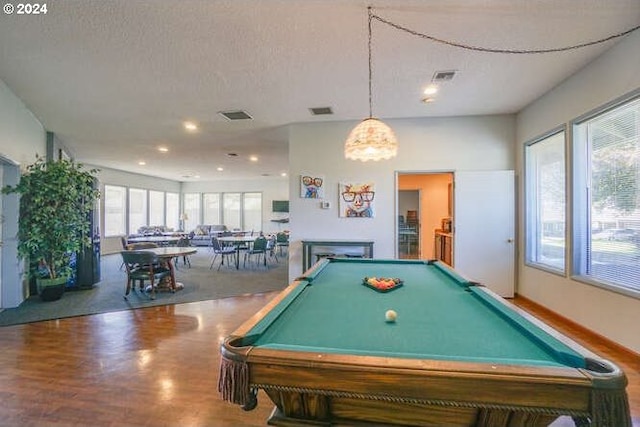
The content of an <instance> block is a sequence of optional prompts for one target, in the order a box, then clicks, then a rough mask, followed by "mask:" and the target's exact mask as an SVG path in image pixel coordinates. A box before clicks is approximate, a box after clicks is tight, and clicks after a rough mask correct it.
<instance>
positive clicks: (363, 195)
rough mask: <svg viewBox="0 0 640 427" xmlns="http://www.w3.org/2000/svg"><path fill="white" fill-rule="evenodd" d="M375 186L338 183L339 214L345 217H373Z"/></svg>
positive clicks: (370, 184) (370, 183)
mask: <svg viewBox="0 0 640 427" xmlns="http://www.w3.org/2000/svg"><path fill="white" fill-rule="evenodd" d="M375 195H376V192H375V186H374V184H373V183H372V182H369V183H366V184H346V183H344V184H343V183H341V184H340V216H341V217H345V218H373V217H374V216H375V209H374V208H375V205H374V203H375Z"/></svg>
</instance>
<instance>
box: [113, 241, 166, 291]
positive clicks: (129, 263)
mask: <svg viewBox="0 0 640 427" xmlns="http://www.w3.org/2000/svg"><path fill="white" fill-rule="evenodd" d="M120 254H121V255H122V260H123V261H124V265H125V267H126V269H127V286H126V288H125V292H124V299H127V297H128V296H129V293H130V292H131V288H132V286H131V285H132V283H133V290H134V291H135V288H136V287H135V281H136V280H137V281H138V282H139V287H140V291H141V292H144V281H145V280H148V281H149V282H150V283H151V291H150V294H149V297H150V298H151V299H155V297H156V294H155V290H156V283H159V282H160V280H162V279H163V278H165V277H169V276H171V270H169V268H167V267H166V266H164V265H163V264H161V263H160V262H159V259H158V256H157V255H156V254H155V253H153V252H150V251H144V250H142V251H139V250H135V251H122V252H120Z"/></svg>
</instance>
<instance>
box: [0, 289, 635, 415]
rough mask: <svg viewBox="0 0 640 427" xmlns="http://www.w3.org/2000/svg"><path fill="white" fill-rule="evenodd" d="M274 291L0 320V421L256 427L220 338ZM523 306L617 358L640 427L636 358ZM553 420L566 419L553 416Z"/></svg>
mask: <svg viewBox="0 0 640 427" xmlns="http://www.w3.org/2000/svg"><path fill="white" fill-rule="evenodd" d="M275 295H276V293H266V294H260V295H247V296H242V297H235V298H227V299H221V300H213V301H203V302H198V303H188V304H179V305H170V306H162V307H151V308H145V309H138V310H130V311H122V312H116V313H107V314H99V315H93V316H81V317H75V318H68V319H63V320H55V321H46V322H38V323H32V324H26V325H18V326H9V327H4V328H0V342H1V343H2V351H1V352H0V400H1V401H2V405H1V407H0V425H1V426H21V427H23V426H24V427H31V426H33V427H36V426H37V427H48V426H58V427H62V426H64V427H72V426H96V427H102V426H109V427H112V426H113V427H115V426H149V427H151V426H153V427H156V426H181V427H182V426H185V427H189V426H193V427H196V426H264V425H265V424H266V419H267V418H268V416H269V414H270V412H271V409H272V405H271V403H270V401H269V400H268V398H267V397H266V396H265V395H264V394H261V395H260V396H259V405H258V408H257V409H255V410H254V411H251V412H244V411H242V410H241V409H240V408H239V407H237V406H236V405H232V404H228V403H225V402H223V401H221V400H220V398H219V397H218V393H217V379H218V364H219V351H218V348H219V342H220V341H221V340H222V339H223V338H224V337H225V336H227V335H228V334H230V333H231V332H232V331H233V330H234V329H236V327H238V326H239V325H240V324H241V323H242V322H244V321H245V320H246V319H248V318H249V317H250V316H251V315H252V314H253V313H255V312H256V311H258V310H259V309H260V308H261V307H262V306H263V305H264V304H266V303H267V302H268V301H269V300H270V299H271V298H273V296H275ZM514 302H516V303H518V305H520V306H521V307H522V308H524V309H526V310H529V311H531V312H533V313H534V314H536V315H538V317H540V318H542V319H543V320H544V321H546V322H547V323H549V324H551V325H552V326H555V327H556V328H557V329H559V330H561V331H562V332H564V333H566V334H568V335H570V336H572V337H573V338H574V339H575V340H576V341H578V342H580V343H582V344H583V345H585V346H586V347H588V348H590V349H592V350H594V351H595V352H596V353H600V354H601V355H603V356H605V357H607V358H609V359H611V360H612V361H614V362H616V363H617V364H619V365H620V366H621V367H622V368H623V369H624V370H625V372H626V373H627V376H628V377H629V383H630V385H629V388H628V391H629V395H630V401H631V406H632V414H633V418H634V426H640V358H639V357H638V356H637V355H632V354H629V353H625V352H624V351H621V350H620V349H618V348H615V347H611V346H609V345H608V344H607V343H605V342H603V341H602V340H600V339H598V337H594V336H592V335H590V334H587V333H585V332H584V331H582V330H580V329H579V328H576V327H575V326H574V325H567V324H564V323H563V322H562V319H560V318H558V317H555V316H553V315H551V314H550V313H548V312H545V311H541V310H540V308H539V307H536V306H535V305H532V304H530V303H528V302H527V301H525V300H519V299H516V300H515V301H514ZM554 425H563V426H564V425H571V424H564V421H563V420H560V421H559V422H558V423H554Z"/></svg>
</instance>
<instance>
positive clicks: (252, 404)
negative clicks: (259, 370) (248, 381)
mask: <svg viewBox="0 0 640 427" xmlns="http://www.w3.org/2000/svg"><path fill="white" fill-rule="evenodd" d="M256 406H258V390H256V389H255V388H252V389H250V390H249V401H248V402H247V403H246V404H245V405H244V406H242V409H243V410H245V411H252V410H254V409H255V408H256Z"/></svg>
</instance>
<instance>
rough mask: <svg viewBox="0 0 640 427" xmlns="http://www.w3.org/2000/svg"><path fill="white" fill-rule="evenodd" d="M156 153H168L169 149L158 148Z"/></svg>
mask: <svg viewBox="0 0 640 427" xmlns="http://www.w3.org/2000/svg"><path fill="white" fill-rule="evenodd" d="M158 151H159V152H161V153H168V152H169V149H168V148H167V147H158Z"/></svg>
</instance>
